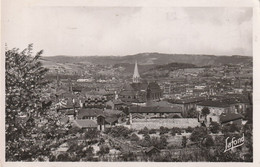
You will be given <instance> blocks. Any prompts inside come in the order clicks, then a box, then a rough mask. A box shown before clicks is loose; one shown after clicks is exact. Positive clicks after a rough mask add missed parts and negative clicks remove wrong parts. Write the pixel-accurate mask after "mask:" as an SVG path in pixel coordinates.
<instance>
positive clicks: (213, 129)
mask: <svg viewBox="0 0 260 167" xmlns="http://www.w3.org/2000/svg"><path fill="white" fill-rule="evenodd" d="M209 128H210V131H211V132H212V133H218V132H219V131H220V125H219V124H218V123H217V122H211V124H210V127H209Z"/></svg>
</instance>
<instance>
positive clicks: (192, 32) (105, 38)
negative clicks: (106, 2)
mask: <svg viewBox="0 0 260 167" xmlns="http://www.w3.org/2000/svg"><path fill="white" fill-rule="evenodd" d="M8 9H12V6H11V5H10V7H9V8H8ZM8 9H6V10H5V11H4V12H5V13H4V14H5V17H4V19H3V22H4V24H3V25H4V27H3V34H4V41H5V43H7V46H8V48H13V47H18V48H25V47H26V46H27V45H28V44H29V43H33V44H34V48H35V49H37V50H41V49H43V50H44V54H43V56H55V55H69V56H88V55H89V56H93V55H102V56H106V55H107V56H111V55H115V56H123V55H131V54H137V53H144V52H160V53H169V54H175V53H176V54H210V55H227V56H230V55H244V56H252V50H253V48H252V8H250V7H248V8H246V7H243V8H239V7H227V8H224V7H73V6H71V7H69V6H66V7H56V6H54V7H53V6H51V7H48V6H45V7H42V6H24V7H21V8H17V9H15V11H16V12H13V11H12V10H8Z"/></svg>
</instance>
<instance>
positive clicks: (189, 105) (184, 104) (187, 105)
mask: <svg viewBox="0 0 260 167" xmlns="http://www.w3.org/2000/svg"><path fill="white" fill-rule="evenodd" d="M204 100H205V97H195V98H187V99H168V102H170V103H172V104H175V105H177V106H179V107H181V108H182V117H184V118H185V117H187V115H188V112H189V110H191V109H196V105H197V104H198V103H200V102H202V101H204Z"/></svg>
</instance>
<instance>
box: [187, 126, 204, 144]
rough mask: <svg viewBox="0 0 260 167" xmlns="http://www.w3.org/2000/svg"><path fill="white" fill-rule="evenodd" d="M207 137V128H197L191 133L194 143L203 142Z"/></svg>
mask: <svg viewBox="0 0 260 167" xmlns="http://www.w3.org/2000/svg"><path fill="white" fill-rule="evenodd" d="M206 136H207V128H206V127H196V128H195V129H194V130H193V132H192V133H191V136H190V140H191V141H193V142H201V141H202V140H203V139H204V138H205V137H206Z"/></svg>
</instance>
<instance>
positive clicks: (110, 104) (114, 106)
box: [106, 99, 126, 110]
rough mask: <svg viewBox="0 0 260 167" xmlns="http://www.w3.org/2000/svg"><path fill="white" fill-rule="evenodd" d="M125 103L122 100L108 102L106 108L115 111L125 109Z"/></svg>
mask: <svg viewBox="0 0 260 167" xmlns="http://www.w3.org/2000/svg"><path fill="white" fill-rule="evenodd" d="M125 106H126V105H125V103H124V102H122V101H121V100H119V99H118V100H109V101H108V102H106V107H107V108H110V107H111V109H113V110H114V109H115V110H120V109H121V108H122V107H125Z"/></svg>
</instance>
